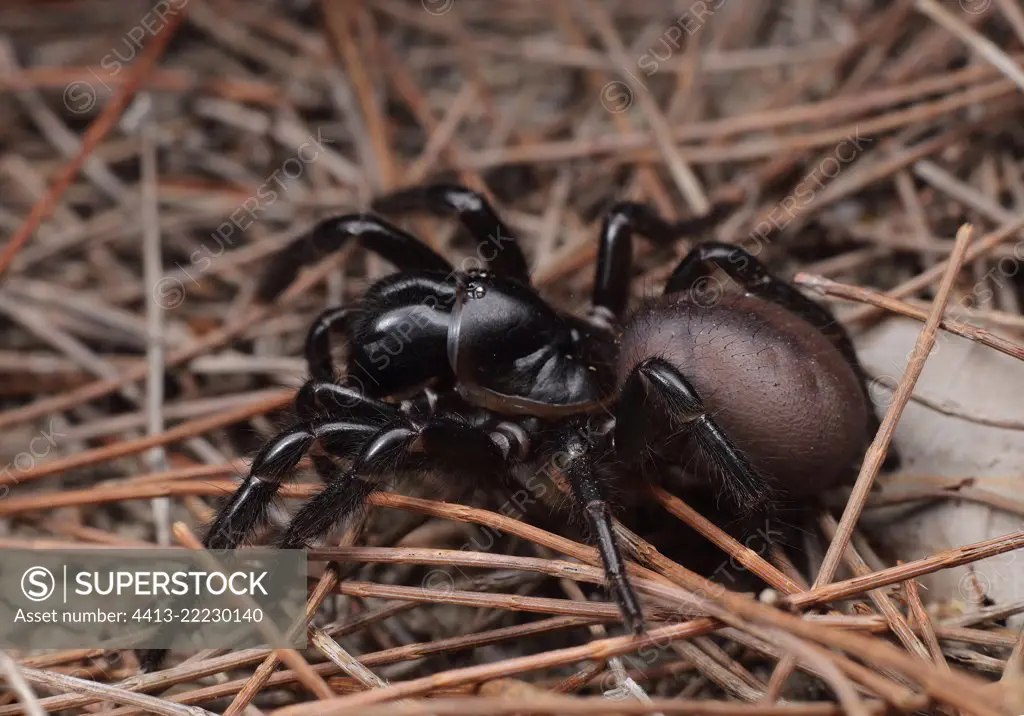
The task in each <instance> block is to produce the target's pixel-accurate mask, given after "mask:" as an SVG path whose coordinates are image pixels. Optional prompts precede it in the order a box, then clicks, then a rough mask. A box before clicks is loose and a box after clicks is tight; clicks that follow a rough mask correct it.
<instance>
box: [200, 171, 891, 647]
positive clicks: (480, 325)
mask: <svg viewBox="0 0 1024 716" xmlns="http://www.w3.org/2000/svg"><path fill="white" fill-rule="evenodd" d="M374 207H375V209H376V210H378V211H382V212H398V213H404V212H409V211H420V210H422V211H429V212H431V213H435V214H454V215H455V216H457V217H458V218H459V219H460V220H461V222H462V224H463V225H464V226H465V228H466V229H467V230H468V231H469V233H470V234H471V235H472V236H473V237H474V239H475V240H476V242H477V244H478V247H479V251H478V253H479V254H480V256H481V257H482V258H483V259H485V260H486V265H487V268H486V270H485V269H482V268H479V269H471V270H465V271H460V270H456V269H455V268H453V266H452V265H451V264H450V263H449V262H448V261H447V260H445V259H444V258H443V257H441V256H440V255H438V254H437V253H435V252H434V251H433V250H432V249H430V248H429V247H428V246H427V245H425V244H424V243H422V242H420V241H419V240H417V239H416V238H414V237H413V236H411V235H409V234H407V233H405V232H404V231H402V230H400V229H398V228H397V227H395V226H392V225H391V224H389V223H387V222H385V221H383V220H381V219H379V218H376V217H374V216H371V215H365V214H359V215H349V216H343V217H340V218H335V219H329V220H326V221H323V222H321V223H320V224H318V225H317V226H316V227H315V228H314V229H313V230H312V231H311V232H310V233H309V234H307V235H306V236H304V237H302V238H300V239H298V240H297V241H296V242H294V243H293V244H292V245H290V246H289V247H288V248H287V249H285V250H284V251H283V252H282V253H281V255H280V256H279V257H278V258H277V259H276V260H275V261H274V262H273V265H272V268H271V270H270V271H269V272H268V273H267V274H266V275H265V277H264V279H263V280H262V282H261V284H260V287H259V298H260V299H261V300H262V301H265V302H271V301H273V300H274V299H275V298H276V297H277V296H278V295H279V294H280V293H281V292H282V291H283V290H284V289H285V288H286V287H287V286H288V285H289V284H290V283H291V282H292V280H293V279H294V278H295V276H296V275H297V274H298V271H299V270H300V268H301V267H302V266H303V265H306V264H309V263H311V262H314V261H315V260H317V259H318V258H320V257H321V256H323V255H325V254H327V253H329V252H333V251H337V250H339V249H341V248H342V247H343V246H344V245H345V244H346V243H347V242H348V241H349V240H350V239H355V240H356V241H357V242H358V244H359V245H360V246H362V247H363V248H365V249H368V250H370V251H373V252H375V253H377V254H379V255H380V256H382V257H384V258H385V259H387V260H388V261H389V262H391V263H392V264H394V265H395V266H396V267H397V269H398V273H396V274H394V275H391V276H389V277H387V278H384V279H382V280H380V281H378V282H377V283H375V284H374V285H372V286H371V287H370V288H369V290H368V291H367V292H366V294H365V295H364V296H363V297H362V299H360V300H359V301H357V302H356V303H355V304H353V305H351V306H345V307H338V308H331V309H329V310H327V311H326V312H324V313H323V314H321V315H320V317H319V318H317V320H316V322H315V323H314V324H313V326H312V328H311V329H310V331H309V334H308V339H307V343H306V357H307V359H308V362H309V369H310V373H311V375H312V377H311V379H310V380H309V381H308V382H307V383H306V384H305V385H304V386H303V387H302V389H301V390H300V391H299V394H298V397H297V399H296V413H297V416H298V421H297V422H296V423H295V424H293V425H291V426H290V427H288V428H286V429H285V430H283V431H282V432H280V433H279V434H278V435H276V436H275V437H274V438H273V439H271V440H270V441H269V442H268V443H267V444H266V445H265V446H264V447H263V449H262V450H260V452H259V453H258V454H257V455H256V457H255V459H254V460H253V463H252V466H251V468H250V471H249V475H248V476H247V477H246V478H245V481H244V482H243V483H242V485H241V486H240V487H239V488H238V490H237V491H236V492H235V493H234V495H233V496H232V497H231V499H230V500H229V501H228V502H227V503H226V504H225V505H224V507H223V508H222V509H221V510H220V512H219V514H218V515H217V518H216V520H215V522H214V523H213V525H212V526H211V528H210V530H209V532H208V534H207V536H206V539H205V546H207V547H209V548H213V549H223V548H232V547H236V546H238V545H239V544H240V543H242V542H243V541H244V540H245V538H246V537H247V536H249V535H250V534H251V533H252V532H253V530H254V528H256V527H257V526H258V525H259V524H260V523H261V522H262V521H263V519H264V518H265V516H266V512H267V508H268V506H269V505H270V503H271V500H272V499H273V497H274V495H275V493H276V492H277V490H278V487H279V485H280V484H281V481H282V480H283V479H285V477H287V476H288V475H289V474H290V473H291V472H292V470H293V469H294V468H295V466H296V464H297V463H298V461H299V460H300V459H301V458H302V456H303V455H304V454H305V453H306V452H307V451H308V450H309V449H310V448H311V446H312V445H313V444H314V443H319V445H320V448H321V450H322V452H323V454H322V455H317V456H315V457H314V464H315V465H316V467H317V468H318V470H319V471H320V473H321V475H322V476H323V478H324V481H325V483H326V484H325V486H324V488H323V489H322V490H321V491H320V492H319V493H318V494H317V495H316V496H314V497H313V498H311V499H310V500H309V501H308V502H307V503H306V504H305V505H304V506H303V507H302V508H301V509H300V510H299V512H298V513H297V514H296V515H295V517H294V518H293V520H292V521H291V523H290V525H289V526H288V528H287V530H286V531H285V534H284V536H283V538H282V539H281V543H280V544H281V546H282V547H289V548H295V547H302V546H304V545H306V544H307V543H308V542H310V541H312V540H315V539H317V538H320V537H322V536H324V535H325V534H326V533H327V532H328V531H329V530H330V529H331V528H332V527H333V526H334V525H336V524H337V523H338V522H339V521H340V520H342V519H344V518H345V517H346V516H348V515H350V514H351V513H353V512H354V511H355V510H357V509H358V508H359V507H360V506H361V505H362V504H363V503H364V501H365V500H366V498H367V496H368V495H369V494H370V493H372V492H373V491H374V490H377V489H379V488H380V487H381V486H382V485H383V484H384V483H385V482H386V481H390V479H391V478H392V477H393V476H394V475H396V474H402V473H405V474H408V473H410V472H411V473H414V474H418V475H426V474H427V473H431V474H433V475H435V476H437V475H440V476H441V477H443V478H446V479H447V480H449V481H450V482H451V483H452V484H454V485H458V484H461V483H460V481H462V480H464V479H465V477H466V476H472V478H473V479H475V480H482V481H484V483H483V484H485V485H495V486H502V487H506V488H513V487H514V486H515V485H516V484H517V483H516V477H515V473H516V467H517V466H518V465H530V464H532V463H535V462H536V461H546V460H550V459H551V456H553V455H557V456H559V460H558V461H557V462H556V464H557V472H558V474H559V475H560V476H561V479H562V482H563V484H565V485H567V486H568V487H567V489H566V490H565V493H568V494H567V496H568V497H569V499H570V501H571V503H572V504H573V505H574V507H575V508H576V509H577V510H578V511H579V512H580V513H581V514H582V515H584V516H585V517H586V519H587V521H588V523H589V526H590V528H591V531H592V534H593V535H594V538H595V540H596V543H597V546H598V548H599V551H600V554H601V558H602V560H603V563H604V567H605V572H606V575H607V582H608V586H609V587H610V590H611V592H612V594H613V595H614V597H615V599H616V601H617V602H618V604H619V607H620V608H621V611H622V614H623V617H624V620H625V622H626V624H627V625H628V626H629V627H630V628H631V629H632V630H633V631H635V632H640V631H642V629H643V616H642V612H641V609H640V605H639V602H638V600H637V598H636V595H635V594H634V592H633V589H632V587H631V586H630V584H629V581H628V580H627V579H626V575H625V571H624V568H623V564H622V557H621V555H620V553H619V549H618V547H617V545H616V542H615V538H614V537H613V532H612V519H611V511H610V509H609V507H608V503H607V501H606V495H607V491H608V489H609V487H611V486H614V485H615V484H616V483H619V485H620V489H621V485H622V483H623V481H624V478H625V476H627V475H635V474H638V473H640V474H643V475H645V476H647V477H648V478H650V479H658V475H659V474H661V468H663V467H665V466H667V465H677V466H686V467H688V468H689V469H690V470H691V472H693V473H695V474H697V475H699V476H703V477H704V478H706V479H708V480H711V481H713V482H716V483H717V484H718V485H720V487H721V489H722V492H723V493H724V494H725V495H727V496H728V497H729V498H730V500H731V502H732V504H733V506H734V509H735V510H736V511H738V512H740V513H745V512H751V511H756V510H761V509H766V508H767V507H769V506H770V505H771V504H772V503H773V502H774V501H775V500H776V499H777V498H778V497H779V496H785V495H789V496H800V495H806V494H808V493H812V492H816V491H820V490H824V489H827V488H829V487H832V486H834V485H836V484H837V483H839V482H840V481H842V480H844V479H845V478H847V477H848V476H849V475H850V474H851V470H852V469H853V467H854V466H855V465H856V463H857V461H858V460H859V458H860V457H861V455H862V451H863V449H864V447H865V445H866V442H867V440H868V438H869V436H870V435H871V434H873V432H874V430H875V429H876V428H877V425H878V421H877V417H876V415H875V413H874V412H873V410H872V409H871V407H870V405H871V403H870V400H869V397H868V394H867V389H866V386H865V383H864V380H863V377H862V373H861V370H860V366H859V364H858V361H857V357H856V355H855V353H854V350H853V347H852V345H851V343H850V340H849V338H848V337H847V335H846V333H845V332H844V330H843V329H842V327H841V326H840V325H839V324H838V323H837V322H836V320H835V319H834V317H833V316H832V315H831V313H830V312H829V311H828V310H826V309H825V308H823V307H821V306H819V305H818V304H816V303H814V302H812V301H810V300H809V299H807V298H806V297H804V296H803V295H802V294H800V293H799V292H798V291H797V290H796V289H794V288H792V287H791V286H790V285H788V284H787V283H784V282H782V281H780V280H778V279H776V278H774V277H773V276H771V275H770V274H769V273H767V271H766V270H765V269H764V267H763V266H762V264H761V263H760V262H759V261H758V260H757V259H756V258H755V257H754V256H752V255H751V254H749V253H748V252H746V251H744V250H743V249H741V248H737V247H735V246H730V245H727V244H722V243H717V242H705V243H701V244H698V245H697V246H696V247H695V248H694V249H693V250H692V251H691V252H690V253H689V254H688V255H687V256H686V257H685V258H684V259H683V260H682V262H681V263H680V264H679V266H678V267H677V268H676V269H675V271H674V272H673V273H672V275H671V276H670V277H669V279H668V281H667V283H666V286H665V291H664V295H662V296H661V297H659V298H656V299H653V300H647V301H645V302H644V303H643V304H642V305H641V306H640V308H639V309H637V310H636V311H634V312H633V313H632V314H631V315H629V316H628V317H624V314H625V310H626V306H627V302H628V299H629V292H630V277H631V274H632V271H631V254H632V237H633V234H634V233H636V234H640V235H643V236H645V237H647V238H648V239H650V240H652V241H655V242H657V243H659V244H669V243H670V242H672V241H674V240H675V239H676V238H677V237H678V236H679V235H680V234H681V233H683V231H684V230H685V229H686V228H687V225H684V224H671V223H669V222H666V221H665V220H663V219H661V218H659V217H658V216H657V215H656V214H655V213H654V212H653V211H652V210H651V209H649V208H647V207H645V206H643V205H640V204H634V203H620V204H617V205H616V206H615V207H613V208H612V209H611V210H610V211H609V213H608V214H607V216H606V218H605V219H604V222H603V227H602V229H601V236H600V248H599V251H598V259H597V274H596V279H595V285H594V292H593V300H592V304H593V305H592V309H591V311H590V312H589V314H588V315H587V316H586V317H582V318H581V317H575V316H571V315H568V314H566V313H564V312H561V311H558V310H556V309H555V308H553V307H551V306H550V305H548V304H547V303H546V302H545V301H544V300H542V299H541V297H540V296H539V295H538V294H537V292H536V290H535V289H534V288H533V287H532V286H531V283H530V277H529V274H528V270H527V264H526V260H525V258H524V256H523V253H522V251H521V249H520V247H519V245H518V244H517V242H516V240H515V238H514V237H513V235H512V233H511V232H510V231H509V229H508V228H507V227H506V226H505V224H504V223H503V222H502V221H501V219H500V218H499V217H498V216H497V215H496V213H495V212H494V210H493V209H492V208H491V207H490V206H489V205H488V204H487V202H486V201H485V200H484V199H483V198H482V197H481V196H480V195H478V194H476V193H474V192H472V191H469V190H468V189H465V188H462V187H459V186H449V185H435V186H429V187H424V188H414V189H409V190H405V191H400V192H397V193H394V194H391V195H388V196H386V197H384V198H382V199H380V200H378V201H377V202H376V203H375V205H374ZM690 226H691V227H692V224H691V225H690ZM715 269H718V270H721V271H722V272H724V273H725V274H727V275H728V276H729V277H730V278H731V279H732V280H733V282H734V283H732V282H730V283H729V284H728V286H726V285H725V284H723V283H720V282H718V280H717V279H716V278H715V276H716V274H715ZM334 329H337V331H338V332H340V333H342V334H343V335H344V336H345V337H346V341H347V349H348V351H347V368H346V370H345V372H344V375H343V376H342V377H339V376H338V375H337V374H336V371H335V367H334V363H333V361H332V357H331V334H332V330H334ZM326 456H334V457H339V458H344V459H345V460H346V461H347V462H345V463H344V464H347V465H348V466H347V468H344V469H342V468H338V467H337V466H336V465H335V463H334V461H333V460H331V459H329V458H328V457H326ZM652 465H653V466H654V467H655V468H656V469H654V470H652V469H651V467H652ZM625 491H626V492H629V491H628V490H625ZM634 492H639V491H635V490H634Z"/></svg>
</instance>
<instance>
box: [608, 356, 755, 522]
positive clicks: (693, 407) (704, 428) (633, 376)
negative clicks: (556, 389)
mask: <svg viewBox="0 0 1024 716" xmlns="http://www.w3.org/2000/svg"><path fill="white" fill-rule="evenodd" d="M652 403H654V406H652ZM652 407H655V409H654V410H652ZM658 408H660V410H659V409H658ZM662 416H664V417H666V418H668V419H669V420H670V421H671V422H672V423H674V424H675V425H677V426H680V427H682V428H685V429H686V430H688V432H689V434H690V435H691V436H692V437H693V439H694V440H695V441H696V444H697V446H698V447H699V448H700V450H701V452H702V454H703V455H705V456H706V458H707V459H708V460H709V461H710V462H711V463H712V464H713V465H714V466H715V467H717V468H718V473H719V474H720V475H721V477H722V487H723V488H724V492H725V494H726V495H727V496H728V497H729V499H730V501H731V502H732V503H733V504H734V505H735V506H736V507H737V508H739V510H740V511H741V512H742V513H743V514H751V513H754V512H757V511H760V510H764V509H766V508H767V507H768V505H770V504H772V497H773V496H774V493H775V488H774V486H773V485H772V482H771V480H770V479H769V478H768V477H766V476H765V475H763V474H762V473H761V472H759V471H758V470H757V468H755V467H754V466H753V465H752V464H751V463H750V461H749V460H747V458H746V457H745V456H744V455H743V453H742V452H741V451H740V450H739V449H738V448H737V447H736V445H735V444H734V443H733V442H732V440H730V439H729V436H728V435H726V434H725V432H724V431H723V430H722V429H721V427H719V426H718V424H717V423H716V422H715V420H714V418H713V417H712V416H711V415H709V414H708V412H707V411H706V409H705V407H704V402H703V401H702V400H701V397H700V395H699V394H698V393H697V390H696V388H694V387H693V384H692V383H690V381H689V380H687V379H686V376H684V375H683V374H682V373H680V372H679V370H677V369H676V368H675V366H673V365H672V364H670V363H668V362H667V361H665V360H662V359H661V358H647V359H646V360H644V361H643V362H641V363H640V364H639V365H637V366H636V367H635V368H634V369H633V370H632V371H631V372H630V374H629V377H628V378H626V382H625V383H624V384H623V387H622V392H621V395H620V398H619V407H618V409H617V412H616V416H615V417H616V421H615V445H616V448H617V449H618V451H619V453H620V454H622V455H623V456H627V457H630V458H633V459H639V458H640V457H641V456H642V455H643V451H644V450H645V449H646V448H647V445H648V444H649V441H650V439H651V434H652V431H657V428H656V427H655V426H654V425H653V423H654V422H655V421H659V420H662V419H664V418H663V417H662Z"/></svg>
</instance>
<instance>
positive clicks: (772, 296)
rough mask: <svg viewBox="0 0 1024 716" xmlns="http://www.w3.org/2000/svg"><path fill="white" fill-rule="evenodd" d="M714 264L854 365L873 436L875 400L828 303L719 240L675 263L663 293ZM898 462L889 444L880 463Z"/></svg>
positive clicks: (691, 281) (689, 284)
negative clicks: (810, 328)
mask: <svg viewBox="0 0 1024 716" xmlns="http://www.w3.org/2000/svg"><path fill="white" fill-rule="evenodd" d="M715 268H717V269H720V270H721V271H723V272H725V274H726V275H727V276H729V278H731V279H732V280H734V281H736V283H738V284H739V285H740V287H742V288H743V289H744V290H745V291H747V292H749V293H752V294H753V295H755V296H757V297H759V298H762V299H764V300H766V301H771V302H773V303H776V304H778V305H780V306H782V307H783V308H785V309H786V310H788V311H790V312H792V313H794V314H796V315H797V316H800V317H801V318H803V319H804V320H805V321H807V322H808V323H810V324H811V325H812V326H814V327H815V328H817V329H818V330H819V331H821V333H822V334H823V335H824V336H825V337H826V338H828V339H829V340H830V341H831V342H832V344H833V345H834V346H835V347H836V349H838V350H839V352H840V353H842V355H843V358H845V359H846V362H847V363H848V364H849V365H850V367H851V368H853V372H854V374H855V375H856V376H857V380H858V382H859V383H860V387H861V390H862V391H863V393H864V400H865V401H867V405H868V406H871V407H870V409H869V410H868V424H867V434H868V435H870V436H874V434H875V433H876V432H878V427H879V424H880V421H879V418H878V413H877V412H876V411H875V408H874V401H873V400H872V398H871V393H870V391H869V390H868V383H867V374H866V373H865V371H864V368H863V366H861V364H860V359H859V358H857V351H856V350H854V347H853V341H851V340H850V334H849V333H847V332H846V329H845V328H843V324H841V323H840V322H839V320H838V319H837V318H836V317H835V315H834V314H833V313H832V311H830V310H829V309H828V308H827V307H825V306H823V305H821V304H819V303H817V302H816V301H812V300H811V299H809V298H807V296H805V295H804V294H802V293H801V292H800V291H798V290H797V289H795V288H794V287H793V286H791V285H790V284H788V283H786V282H785V281H783V280H781V279H779V278H777V277H775V276H772V275H771V274H770V273H769V272H768V270H767V269H766V268H765V266H764V264H762V263H761V262H760V261H759V260H758V259H757V258H756V257H755V256H754V255H753V254H751V253H750V252H749V251H747V250H746V249H743V248H741V247H739V246H733V245H731V244H726V243H722V242H720V241H704V242H701V243H699V244H697V245H696V246H694V247H693V249H692V250H691V251H690V253H688V254H687V255H686V256H685V257H684V258H683V260H682V261H681V262H680V263H679V265H678V266H677V267H676V269H675V271H673V272H672V275H671V276H669V278H668V281H667V282H666V283H665V293H667V294H668V293H679V292H683V291H688V290H690V289H691V288H693V287H694V285H696V284H697V282H698V281H700V280H701V279H703V278H705V277H708V276H710V275H711V273H712V271H713V270H714V269H715ZM899 465H900V457H899V453H897V451H896V449H895V447H892V446H890V448H889V452H888V454H887V455H886V458H885V463H884V465H883V467H884V468H885V469H887V470H894V469H896V468H898V467H899Z"/></svg>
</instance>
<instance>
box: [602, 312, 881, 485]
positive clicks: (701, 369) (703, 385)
mask: <svg viewBox="0 0 1024 716" xmlns="http://www.w3.org/2000/svg"><path fill="white" fill-rule="evenodd" d="M646 358H661V359H663V360H665V361H667V362H669V363H671V364H672V365H673V366H675V367H676V368H677V369H678V370H679V371H680V372H681V373H682V374H683V375H685V376H686V378H687V379H688V380H689V381H690V382H691V383H692V384H693V386H694V387H695V388H696V390H697V392H698V393H699V394H700V396H701V398H702V399H703V402H704V405H705V408H706V410H707V413H708V414H709V415H711V416H713V418H714V420H715V421H716V422H717V423H718V425H719V426H720V427H721V428H722V430H723V431H724V432H725V433H726V434H727V435H728V436H729V438H731V439H732V441H733V442H734V443H735V445H736V447H738V448H739V449H740V450H741V451H742V452H743V453H744V454H745V455H746V456H747V457H748V459H749V460H750V461H751V462H752V463H753V464H754V465H755V467H757V468H758V469H759V470H761V471H762V472H764V473H766V474H767V475H769V476H771V477H773V478H774V479H775V481H776V483H777V485H778V486H779V487H780V488H782V489H784V490H786V491H788V492H790V493H793V494H807V493H811V492H814V491H816V490H822V489H826V488H829V487H832V486H834V485H835V484H837V483H838V482H840V481H841V480H843V479H845V478H846V477H848V476H849V475H850V474H851V471H852V469H853V468H854V466H855V465H856V463H857V460H858V459H859V458H860V457H861V453H862V451H863V449H864V447H865V446H866V442H867V437H868V436H866V435H865V426H866V425H867V421H868V410H869V406H868V405H867V401H866V400H865V398H864V393H863V391H862V390H861V387H860V383H859V380H858V376H856V375H855V373H854V370H853V369H852V368H851V367H850V365H849V364H848V363H847V362H846V360H845V359H844V358H843V356H842V354H841V353H840V352H839V351H838V350H837V349H836V348H835V347H834V346H833V344H832V343H831V342H830V341H829V339H828V338H826V337H825V336H824V335H823V334H822V333H820V332H819V331H818V330H817V329H815V328H814V327H812V326H811V325H810V324H809V323H807V322H806V321H804V320H803V319H801V318H800V317H798V316H796V315H794V314H792V313H790V312H789V311H787V310H786V309H785V308H782V307H781V306H778V305H776V304H774V303H769V302H767V301H763V300H761V299H758V298H756V297H754V296H750V295H748V294H741V293H726V294H724V295H723V296H722V297H721V298H720V299H719V300H718V301H717V302H715V303H714V304H713V305H710V306H704V305H699V304H698V303H697V302H695V301H694V299H693V298H692V297H691V295H690V294H689V293H679V294H673V295H668V296H664V297H662V298H660V299H657V300H655V301H652V302H649V303H647V304H646V305H644V306H642V307H641V308H640V309H639V310H637V312H636V313H635V314H634V315H633V316H632V318H631V320H630V321H629V322H628V324H627V325H626V327H625V329H624V332H623V336H622V344H621V353H620V359H619V365H618V379H619V382H620V385H621V384H622V382H624V381H625V379H626V378H627V377H628V376H629V373H630V371H631V370H632V369H633V368H634V367H635V366H636V365H638V364H639V363H640V362H641V361H643V360H644V359H646ZM691 460H696V461H697V463H696V464H697V467H698V471H699V472H703V473H707V472H708V471H709V466H707V465H705V464H702V462H703V461H702V459H701V457H700V456H699V455H697V454H694V453H690V454H683V455H680V463H682V464H687V463H689V462H690V461H691Z"/></svg>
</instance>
